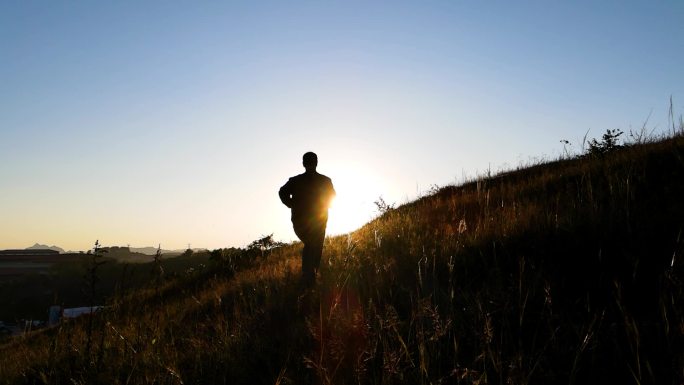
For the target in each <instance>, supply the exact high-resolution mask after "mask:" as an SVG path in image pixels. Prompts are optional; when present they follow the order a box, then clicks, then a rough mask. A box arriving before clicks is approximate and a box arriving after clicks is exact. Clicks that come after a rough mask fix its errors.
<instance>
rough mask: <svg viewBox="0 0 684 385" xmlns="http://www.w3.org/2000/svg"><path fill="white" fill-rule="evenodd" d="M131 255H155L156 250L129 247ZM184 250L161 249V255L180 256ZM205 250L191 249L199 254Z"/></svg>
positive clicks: (152, 248)
mask: <svg viewBox="0 0 684 385" xmlns="http://www.w3.org/2000/svg"><path fill="white" fill-rule="evenodd" d="M130 250H131V253H140V254H146V255H155V254H157V248H156V247H152V246H148V247H131V248H130ZM185 250H186V249H175V250H166V249H162V250H161V252H162V254H181V253H183V252H185ZM206 250H207V249H201V248H195V249H192V251H194V252H201V251H206Z"/></svg>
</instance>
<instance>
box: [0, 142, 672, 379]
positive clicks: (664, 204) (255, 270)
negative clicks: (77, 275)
mask: <svg viewBox="0 0 684 385" xmlns="http://www.w3.org/2000/svg"><path fill="white" fill-rule="evenodd" d="M683 232H684V138H683V137H681V136H678V137H675V138H671V139H667V140H663V141H660V142H657V143H650V144H643V145H638V146H631V147H629V148H624V149H620V150H615V151H611V152H608V153H607V154H605V155H602V156H599V155H597V156H594V157H581V158H576V159H568V160H562V161H558V162H553V163H548V164H542V165H538V166H535V167H531V168H528V169H524V170H520V171H516V172H511V173H506V174H503V175H499V176H495V177H491V178H483V179H480V180H477V181H473V182H471V183H467V184H464V185H462V186H456V187H446V188H443V189H441V190H439V191H438V192H436V193H435V194H434V195H431V196H428V197H424V198H421V199H419V200H417V201H415V202H412V203H410V204H407V205H404V206H402V207H399V208H397V209H392V210H388V211H387V212H386V213H384V214H383V215H382V216H381V217H379V218H378V219H376V220H374V221H372V222H370V223H368V224H367V225H365V226H364V227H362V228H361V229H359V230H357V231H356V232H354V233H352V234H350V235H349V236H342V237H336V238H331V239H328V240H326V247H325V251H324V259H323V262H322V265H323V266H322V276H321V279H320V282H319V284H318V286H317V288H316V289H315V290H313V291H309V292H304V293H303V294H302V291H301V290H300V289H299V287H298V277H299V258H298V255H299V250H300V245H299V244H294V245H288V246H284V247H280V248H277V249H275V250H272V251H271V252H270V253H266V254H265V255H264V256H263V257H262V256H258V257H254V258H250V259H247V260H246V259H245V258H244V255H241V254H239V253H232V252H230V250H228V251H225V252H223V251H221V252H217V253H215V257H217V258H216V259H215V265H214V266H213V267H211V268H208V269H206V270H203V271H200V272H196V273H193V274H189V275H185V276H182V277H178V278H175V279H173V280H163V279H161V278H160V279H156V280H154V282H151V285H150V286H149V287H148V288H147V289H145V290H142V291H139V292H137V293H135V295H129V296H127V297H123V298H121V297H119V298H116V299H115V300H113V301H112V302H111V303H110V305H109V307H108V308H107V309H106V311H104V312H103V313H102V314H100V315H99V316H96V317H93V318H84V319H81V320H79V321H78V322H73V323H70V324H63V325H62V326H60V327H57V328H53V329H50V330H46V331H43V332H41V333H36V334H35V335H31V336H29V337H26V338H17V339H14V340H13V341H11V342H9V343H6V344H5V345H4V346H2V347H0V357H2V358H1V359H2V360H3V362H2V365H1V366H0V382H5V383H73V384H86V383H87V384H92V383H108V384H124V383H130V384H138V383H164V384H176V383H178V384H180V383H184V384H224V383H226V384H241V383H245V384H246V383H276V384H302V383H322V384H327V383H334V384H352V383H364V384H365V383H369V384H402V383H405V384H439V383H449V384H458V383H463V384H503V383H512V384H526V383H534V384H548V383H563V384H568V383H570V384H586V383H624V384H629V383H659V384H669V383H682V381H684V338H683V337H684V335H683V333H684V285H683V284H682V282H683V279H684V275H683V270H684V261H683V260H682V257H684V233H683ZM241 257H242V258H241Z"/></svg>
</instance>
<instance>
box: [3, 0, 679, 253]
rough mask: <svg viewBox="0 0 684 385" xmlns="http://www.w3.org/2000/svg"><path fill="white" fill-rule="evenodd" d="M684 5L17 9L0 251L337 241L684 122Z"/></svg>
mask: <svg viewBox="0 0 684 385" xmlns="http://www.w3.org/2000/svg"><path fill="white" fill-rule="evenodd" d="M682 20H684V2H682V1H638V2H637V1H601V2H595V1H571V2H560V1H544V2H541V1H521V2H507V1H494V2H465V1H425V2H417V1H416V2H405V1H391V2H365V1H363V2H362V1H305V2H281V1H259V2H254V1H245V2H219V1H216V2H214V1H209V2H181V1H144V2H141V1H117V2H89V1H69V2H57V1H13V0H10V1H4V2H2V4H1V5H0V56H1V60H0V249H4V248H24V247H27V246H30V245H32V244H33V243H35V242H40V243H44V244H51V245H52V244H56V245H59V246H61V247H63V248H65V249H72V250H85V249H88V248H90V247H92V244H93V243H94V242H95V240H96V239H99V240H100V242H101V243H102V244H104V245H125V244H131V245H132V246H152V245H153V246H156V245H158V244H161V246H162V247H163V248H167V249H173V248H182V247H186V246H187V244H188V243H190V244H192V246H193V247H208V248H217V247H227V246H244V245H246V244H247V243H249V242H250V241H252V240H254V239H256V238H258V237H260V236H261V235H266V234H270V233H274V234H275V237H276V238H277V239H281V240H292V239H294V238H295V236H294V233H293V232H292V230H291V226H290V222H289V213H288V210H287V208H286V207H284V206H283V205H282V204H281V203H280V201H279V199H278V196H277V191H278V188H279V187H280V186H281V185H282V184H284V183H285V182H286V181H287V178H288V177H290V176H293V175H295V174H298V173H301V172H302V171H303V169H302V167H301V155H302V154H303V153H304V152H306V151H309V150H312V151H315V152H317V153H318V155H319V171H320V172H321V173H324V174H326V175H328V176H330V177H331V178H332V179H333V182H334V184H335V187H336V189H337V191H338V199H337V201H336V202H335V205H336V208H335V210H336V211H335V210H333V212H332V213H331V223H330V230H331V232H332V233H340V232H346V231H349V230H353V229H354V228H356V227H358V226H359V225H361V224H363V223H365V221H366V220H367V219H369V218H370V217H371V216H372V215H373V209H374V207H375V206H374V204H373V202H374V201H375V200H377V198H378V197H379V196H382V197H383V198H384V199H385V200H386V201H388V202H396V203H403V202H405V201H407V200H409V199H412V198H415V197H416V196H417V195H418V194H420V193H422V192H424V191H426V190H428V189H429V188H430V186H431V185H433V184H437V185H445V184H451V183H456V182H458V181H460V180H462V179H463V178H464V177H467V176H474V175H476V174H477V173H482V172H484V170H486V169H488V168H489V167H491V168H492V170H493V171H496V170H499V169H502V168H507V167H515V166H518V165H519V164H522V163H525V162H529V161H530V160H531V159H538V158H544V157H546V158H553V157H555V156H557V155H558V154H559V153H560V152H561V151H562V148H563V146H562V145H561V144H560V143H559V141H560V140H561V139H567V140H569V141H571V142H572V143H573V147H575V148H577V147H578V146H579V144H580V142H581V138H582V137H583V136H584V134H585V132H586V131H587V130H590V132H589V137H598V136H600V134H601V133H602V132H604V131H605V130H606V129H613V128H619V129H622V130H624V131H628V130H629V129H630V128H632V129H636V128H640V127H641V125H642V124H643V123H644V121H645V120H646V119H647V117H648V116H649V114H650V119H649V120H648V124H647V126H648V127H649V129H655V130H656V132H660V131H665V130H666V126H667V124H668V119H667V108H668V103H669V97H670V95H672V97H673V100H674V110H675V113H676V114H677V115H679V114H681V113H682V112H684V81H683V80H684V75H683V74H684V71H682V70H681V68H682V65H683V64H682V63H684V23H683V22H682Z"/></svg>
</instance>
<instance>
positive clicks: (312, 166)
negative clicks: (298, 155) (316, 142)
mask: <svg viewBox="0 0 684 385" xmlns="http://www.w3.org/2000/svg"><path fill="white" fill-rule="evenodd" d="M302 164H303V165H304V168H305V169H306V171H316V166H318V156H316V154H314V153H313V152H311V151H309V152H307V153H306V154H304V156H303V157H302Z"/></svg>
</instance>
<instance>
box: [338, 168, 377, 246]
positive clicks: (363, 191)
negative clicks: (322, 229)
mask: <svg viewBox="0 0 684 385" xmlns="http://www.w3.org/2000/svg"><path fill="white" fill-rule="evenodd" d="M326 171H327V170H326ZM325 174H326V175H328V176H329V177H331V178H332V181H333V185H334V186H335V191H336V192H337V196H336V197H335V199H334V200H333V202H332V205H331V206H330V211H329V216H328V229H327V233H328V235H339V234H346V233H349V232H351V231H354V230H356V229H358V228H359V227H361V226H362V225H364V224H366V223H367V222H368V221H369V220H371V219H372V218H373V216H374V215H375V214H376V206H375V204H374V203H373V202H375V201H376V200H377V199H378V197H379V196H380V195H382V193H383V189H382V181H381V179H380V178H379V177H377V176H375V175H372V174H371V173H370V172H368V170H365V169H363V168H361V167H358V166H354V165H346V166H344V167H334V166H333V167H330V168H329V171H327V172H326V173H325Z"/></svg>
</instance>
